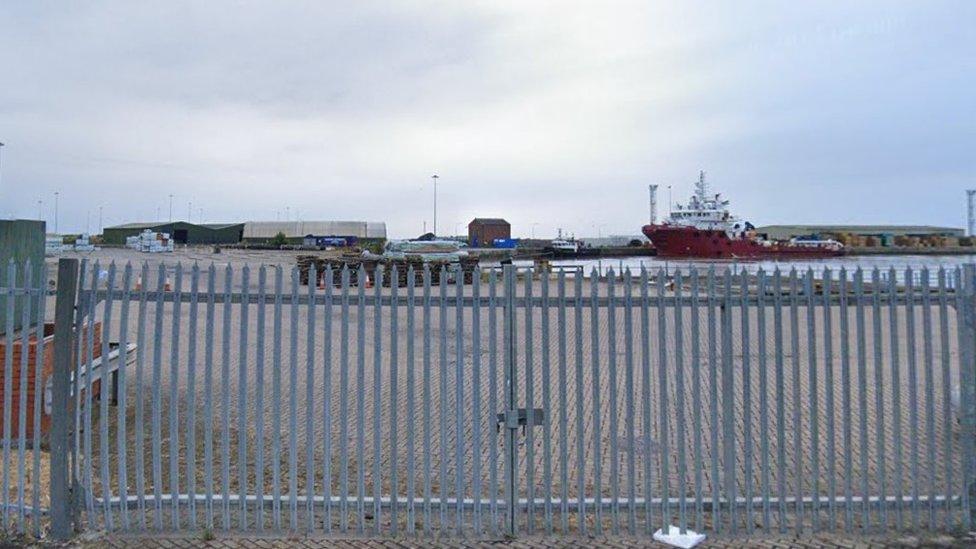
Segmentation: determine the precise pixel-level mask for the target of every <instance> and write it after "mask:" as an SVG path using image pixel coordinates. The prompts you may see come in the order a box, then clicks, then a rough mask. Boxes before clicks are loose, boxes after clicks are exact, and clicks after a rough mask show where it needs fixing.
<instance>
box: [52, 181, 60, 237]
mask: <svg viewBox="0 0 976 549" xmlns="http://www.w3.org/2000/svg"><path fill="white" fill-rule="evenodd" d="M59 194H60V193H59V192H58V191H54V234H61V233H60V232H58V195H59Z"/></svg>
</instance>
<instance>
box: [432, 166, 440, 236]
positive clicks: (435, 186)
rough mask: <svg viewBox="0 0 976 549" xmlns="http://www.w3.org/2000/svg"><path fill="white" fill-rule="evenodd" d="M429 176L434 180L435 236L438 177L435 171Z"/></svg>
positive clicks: (435, 227) (435, 229)
mask: <svg viewBox="0 0 976 549" xmlns="http://www.w3.org/2000/svg"><path fill="white" fill-rule="evenodd" d="M430 178H431V179H433V180H434V236H437V180H438V179H439V177H438V175H437V174H436V173H435V174H434V175H432V176H430Z"/></svg>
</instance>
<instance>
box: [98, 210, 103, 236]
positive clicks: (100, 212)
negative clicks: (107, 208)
mask: <svg viewBox="0 0 976 549" xmlns="http://www.w3.org/2000/svg"><path fill="white" fill-rule="evenodd" d="M98 234H102V205H101V204H99V205H98Z"/></svg>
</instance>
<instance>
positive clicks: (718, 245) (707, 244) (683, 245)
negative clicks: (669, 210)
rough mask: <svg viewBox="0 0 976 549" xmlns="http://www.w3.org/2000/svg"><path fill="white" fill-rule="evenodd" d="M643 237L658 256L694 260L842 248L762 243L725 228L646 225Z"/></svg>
mask: <svg viewBox="0 0 976 549" xmlns="http://www.w3.org/2000/svg"><path fill="white" fill-rule="evenodd" d="M643 232H644V236H646V237H647V238H648V239H650V241H651V244H652V245H653V246H654V248H655V249H656V250H657V255H658V257H670V258H689V259H692V258H695V259H767V258H772V259H774V258H795V259H816V258H825V257H836V256H839V255H843V253H844V252H843V250H842V249H830V248H824V247H820V246H805V245H800V244H796V245H794V244H788V243H770V244H763V243H760V242H759V241H757V240H755V239H750V238H729V236H728V235H727V234H726V233H725V231H719V230H700V229H696V228H694V227H676V226H671V225H646V226H645V227H644V229H643Z"/></svg>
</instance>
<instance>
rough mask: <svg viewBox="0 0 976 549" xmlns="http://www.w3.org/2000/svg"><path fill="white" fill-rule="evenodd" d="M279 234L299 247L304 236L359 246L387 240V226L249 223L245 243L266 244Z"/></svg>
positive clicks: (310, 222)
mask: <svg viewBox="0 0 976 549" xmlns="http://www.w3.org/2000/svg"><path fill="white" fill-rule="evenodd" d="M278 233H281V234H283V235H285V239H286V240H287V242H288V243H289V244H302V243H303V242H304V240H305V238H306V237H311V238H319V237H322V238H345V239H348V240H352V241H355V242H357V244H359V245H369V244H376V243H382V242H385V241H386V223H383V222H381V221H248V222H246V223H244V242H247V243H253V244H266V243H269V242H271V241H272V240H274V238H275V237H276V236H277V235H278Z"/></svg>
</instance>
